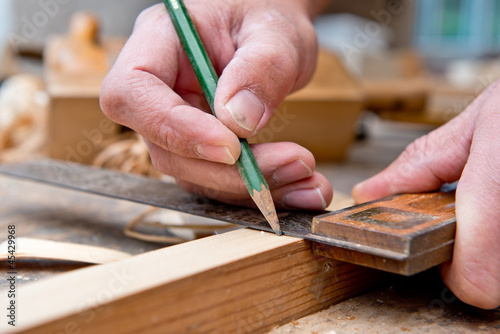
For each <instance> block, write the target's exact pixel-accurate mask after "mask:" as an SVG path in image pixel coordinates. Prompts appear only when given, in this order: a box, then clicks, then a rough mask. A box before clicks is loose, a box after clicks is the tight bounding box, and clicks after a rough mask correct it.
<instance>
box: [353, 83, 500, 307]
mask: <svg viewBox="0 0 500 334" xmlns="http://www.w3.org/2000/svg"><path fill="white" fill-rule="evenodd" d="M499 129H500V81H497V82H496V83H494V84H493V85H491V86H490V87H489V88H488V89H487V90H486V91H485V92H483V93H482V94H481V95H480V96H479V97H478V98H477V99H476V100H475V101H474V102H473V103H472V104H471V105H470V106H469V107H468V108H467V109H466V110H465V111H463V112H462V113H461V114H460V115H459V116H458V117H456V118H455V119H453V120H451V121H450V122H449V123H447V124H445V125H444V126H442V127H440V128H439V129H437V130H435V131H433V132H431V133H430V134H428V135H426V136H424V137H422V138H419V139H417V140H416V141H415V142H414V143H412V144H410V145H409V146H408V147H407V148H406V150H405V151H404V152H403V153H402V154H401V155H400V156H399V158H398V159H397V160H396V161H394V162H393V163H392V164H391V165H390V166H389V167H387V168H386V169H385V170H384V171H382V172H381V173H379V174H378V175H376V176H374V177H372V178H370V179H368V180H367V181H364V182H362V183H361V184H359V185H357V186H356V187H355V188H354V189H353V197H354V198H355V200H356V201H357V202H365V201H370V200H374V199H377V198H381V197H384V196H388V195H391V194H396V193H404V192H423V191H430V190H436V189H438V188H439V187H440V186H441V185H442V184H443V183H445V182H454V181H456V180H459V181H458V185H457V192H456V215H457V232H456V238H455V249H454V253H453V261H452V262H451V263H446V264H443V265H442V266H441V274H442V276H443V279H444V282H445V283H446V285H447V286H448V287H449V288H450V289H451V290H452V291H453V292H454V293H455V295H456V296H457V297H458V298H460V299H461V300H462V301H464V302H466V303H468V304H471V305H474V306H477V307H481V308H485V309H490V308H496V307H498V306H499V305H500V242H499V238H500V130H499Z"/></svg>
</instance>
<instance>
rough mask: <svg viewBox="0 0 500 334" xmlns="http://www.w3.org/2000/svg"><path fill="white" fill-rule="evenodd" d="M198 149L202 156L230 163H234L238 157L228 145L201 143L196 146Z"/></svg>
mask: <svg viewBox="0 0 500 334" xmlns="http://www.w3.org/2000/svg"><path fill="white" fill-rule="evenodd" d="M196 151H197V152H198V154H199V155H200V156H202V157H203V158H205V159H207V160H210V161H215V162H221V163H224V164H228V165H233V164H234V163H235V162H236V158H235V157H234V156H233V155H232V154H231V151H230V150H229V147H227V146H218V145H208V144H200V145H198V146H197V147H196Z"/></svg>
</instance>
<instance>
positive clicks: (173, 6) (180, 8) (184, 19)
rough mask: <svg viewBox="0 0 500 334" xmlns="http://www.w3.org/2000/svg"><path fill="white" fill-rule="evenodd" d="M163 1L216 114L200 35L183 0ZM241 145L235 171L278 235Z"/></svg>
mask: <svg viewBox="0 0 500 334" xmlns="http://www.w3.org/2000/svg"><path fill="white" fill-rule="evenodd" d="M163 2H164V4H165V6H166V7H167V11H168V13H169V15H170V19H171V20H172V23H173V25H174V27H175V30H176V32H177V35H178V36H179V39H180V41H181V44H182V46H183V48H184V50H185V51H186V54H187V56H188V58H189V61H190V63H191V66H192V67H193V69H194V72H195V74H196V77H197V78H198V81H199V82H200V85H201V88H202V90H203V93H204V94H205V97H206V99H207V101H208V104H209V105H210V109H211V110H212V114H213V115H214V116H216V117H217V115H215V110H214V99H215V91H216V89H217V81H218V77H217V73H216V72H215V69H214V67H213V65H212V62H211V61H210V58H209V57H208V54H207V52H206V50H205V47H204V46H203V43H202V42H201V38H200V36H199V35H198V32H197V31H196V28H195V26H194V24H193V22H192V20H191V18H190V16H189V13H188V11H187V9H186V6H185V5H184V2H183V1H182V0H163ZM240 145H241V155H240V157H239V159H238V161H236V166H237V167H238V171H239V172H240V175H241V177H242V178H243V182H244V183H245V186H246V188H247V190H248V192H249V194H250V196H251V197H252V199H253V201H254V202H255V204H256V205H257V207H258V208H259V210H260V211H261V212H262V214H263V215H264V217H265V218H266V220H267V221H268V222H269V224H270V225H271V227H272V228H273V230H274V232H275V233H276V234H278V235H280V234H281V228H280V225H279V221H278V216H277V214H276V208H275V207H274V203H273V199H272V196H271V192H270V191H269V186H268V185H267V182H266V180H265V178H264V176H263V175H262V171H261V170H260V168H259V166H258V164H257V161H256V160H255V157H254V155H253V153H252V150H251V148H250V145H248V142H247V141H246V139H242V138H240Z"/></svg>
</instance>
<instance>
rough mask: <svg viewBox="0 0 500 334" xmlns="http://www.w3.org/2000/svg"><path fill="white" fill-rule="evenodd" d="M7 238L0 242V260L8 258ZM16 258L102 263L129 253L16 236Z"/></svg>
mask: <svg viewBox="0 0 500 334" xmlns="http://www.w3.org/2000/svg"><path fill="white" fill-rule="evenodd" d="M9 255H10V254H9V252H8V240H6V241H4V242H2V243H1V244H0V261H6V260H8V259H9ZM15 256H16V260H18V259H46V260H62V261H75V262H84V263H93V264H104V263H109V262H113V261H119V260H123V259H126V258H128V257H130V256H131V255H130V254H127V253H125V252H120V251H117V250H114V249H109V248H104V247H96V246H89V245H82V244H75V243H70V242H60V241H52V240H43V239H33V238H16V250H15Z"/></svg>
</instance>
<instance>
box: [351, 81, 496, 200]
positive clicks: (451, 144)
mask: <svg viewBox="0 0 500 334" xmlns="http://www.w3.org/2000/svg"><path fill="white" fill-rule="evenodd" d="M494 86H495V85H492V86H490V87H489V88H488V89H487V90H486V91H485V92H483V93H482V94H481V95H480V96H479V97H478V98H477V99H476V100H474V102H473V103H472V104H470V105H469V107H467V109H466V110H464V111H463V112H462V113H461V114H460V115H459V116H457V117H456V118H454V119H453V120H451V121H450V122H448V123H446V124H445V125H443V126H441V127H440V128H438V129H436V130H434V131H432V132H430V133H429V134H427V135H425V136H423V137H421V138H419V139H417V140H416V141H414V142H413V143H411V144H410V145H409V146H408V147H407V148H406V149H405V150H404V151H403V153H401V155H400V156H399V157H398V158H397V159H396V160H395V161H394V162H393V163H392V164H391V165H389V166H388V167H387V168H386V169H384V170H383V171H382V172H380V173H379V174H377V175H375V176H373V177H371V178H370V179H368V180H366V181H363V182H361V183H359V184H357V185H356V186H355V187H354V188H353V190H352V196H353V198H354V200H355V201H356V202H357V203H363V202H367V201H372V200H375V199H378V198H382V197H385V196H389V195H393V194H398V193H405V192H410V193H411V192H424V191H432V190H436V189H438V188H439V187H440V186H441V185H442V184H443V183H447V182H455V181H457V180H458V179H459V178H460V175H461V173H462V170H463V168H464V166H465V164H466V163H467V159H468V157H469V151H470V146H471V142H472V136H473V132H474V122H475V119H476V117H477V116H476V115H477V110H479V109H481V107H482V105H483V104H484V103H485V101H486V100H487V98H488V96H489V95H490V94H491V91H492V89H493V88H494Z"/></svg>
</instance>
